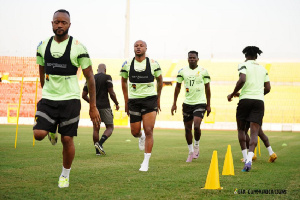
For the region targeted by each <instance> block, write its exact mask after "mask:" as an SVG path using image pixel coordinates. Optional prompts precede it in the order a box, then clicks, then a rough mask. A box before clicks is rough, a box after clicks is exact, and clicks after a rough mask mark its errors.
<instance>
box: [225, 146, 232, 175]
mask: <svg viewBox="0 0 300 200" xmlns="http://www.w3.org/2000/svg"><path fill="white" fill-rule="evenodd" d="M222 175H234V166H233V159H232V153H231V146H230V145H228V147H227V152H226V155H225V161H224V166H223V171H222Z"/></svg>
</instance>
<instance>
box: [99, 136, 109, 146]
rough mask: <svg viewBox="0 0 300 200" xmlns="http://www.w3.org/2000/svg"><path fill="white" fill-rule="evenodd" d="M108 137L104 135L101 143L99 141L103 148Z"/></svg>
mask: <svg viewBox="0 0 300 200" xmlns="http://www.w3.org/2000/svg"><path fill="white" fill-rule="evenodd" d="M107 138H108V137H107V136H106V135H102V137H101V139H100V141H99V144H100V145H101V146H102V145H103V143H104V142H105V141H106V140H107Z"/></svg>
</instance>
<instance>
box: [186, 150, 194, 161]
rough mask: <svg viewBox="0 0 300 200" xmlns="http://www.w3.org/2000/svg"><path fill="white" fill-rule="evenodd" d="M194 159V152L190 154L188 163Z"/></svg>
mask: <svg viewBox="0 0 300 200" xmlns="http://www.w3.org/2000/svg"><path fill="white" fill-rule="evenodd" d="M193 157H194V152H191V153H189V156H188V158H187V159H186V162H192V161H193Z"/></svg>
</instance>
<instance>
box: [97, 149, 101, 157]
mask: <svg viewBox="0 0 300 200" xmlns="http://www.w3.org/2000/svg"><path fill="white" fill-rule="evenodd" d="M96 156H101V153H100V151H99V150H98V149H97V148H96Z"/></svg>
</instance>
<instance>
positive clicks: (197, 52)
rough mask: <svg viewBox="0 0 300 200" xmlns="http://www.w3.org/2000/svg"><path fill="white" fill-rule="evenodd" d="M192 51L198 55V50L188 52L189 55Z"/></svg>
mask: <svg viewBox="0 0 300 200" xmlns="http://www.w3.org/2000/svg"><path fill="white" fill-rule="evenodd" d="M190 53H193V54H196V55H197V57H198V52H197V51H190V52H189V53H188V55H189V54H190Z"/></svg>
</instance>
